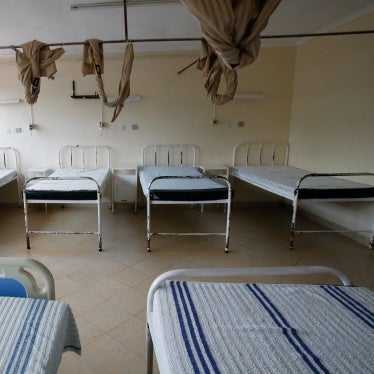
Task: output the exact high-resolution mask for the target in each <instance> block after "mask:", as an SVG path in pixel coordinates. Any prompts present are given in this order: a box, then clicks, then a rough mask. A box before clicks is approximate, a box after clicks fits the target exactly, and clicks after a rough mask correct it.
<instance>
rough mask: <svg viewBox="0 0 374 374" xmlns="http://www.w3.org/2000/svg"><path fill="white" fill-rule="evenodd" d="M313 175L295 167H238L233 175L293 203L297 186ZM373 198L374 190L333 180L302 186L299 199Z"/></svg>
mask: <svg viewBox="0 0 374 374" xmlns="http://www.w3.org/2000/svg"><path fill="white" fill-rule="evenodd" d="M306 174H310V172H308V171H305V170H302V169H298V168H294V167H292V166H243V167H235V168H234V169H233V175H234V176H235V177H237V178H239V179H241V180H243V181H245V182H248V183H251V184H253V185H255V186H257V187H260V188H263V189H265V190H268V191H271V192H273V193H275V194H277V195H279V196H282V197H285V198H287V199H290V200H292V199H293V198H294V195H295V189H296V186H297V182H298V181H299V179H300V178H302V177H303V176H304V175H306ZM372 197H374V186H370V185H366V184H363V183H357V182H353V181H349V180H345V179H340V178H334V177H312V178H307V179H306V180H304V181H303V182H302V185H301V188H300V191H299V198H300V199H341V198H343V199H347V198H351V199H355V198H372Z"/></svg>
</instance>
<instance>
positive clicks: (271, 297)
mask: <svg viewBox="0 0 374 374" xmlns="http://www.w3.org/2000/svg"><path fill="white" fill-rule="evenodd" d="M296 274H298V277H300V275H299V274H305V275H303V276H302V277H304V276H306V277H308V276H309V277H310V275H308V274H318V276H317V277H318V279H321V277H325V278H323V279H326V281H327V280H329V281H334V278H333V277H337V278H339V280H340V281H341V282H342V283H343V286H336V285H331V284H330V285H327V284H326V285H314V284H277V283H272V284H270V283H253V282H250V283H234V282H235V280H234V281H232V280H231V281H229V282H227V278H228V277H235V278H236V280H239V281H240V282H243V280H242V278H243V277H247V278H246V279H247V280H248V279H249V280H250V279H251V277H252V279H253V277H257V278H258V277H259V276H273V277H274V276H276V275H280V276H281V277H284V276H287V278H289V277H290V276H293V275H296ZM219 277H223V278H222V279H223V280H224V281H223V282H220V281H219ZM314 277H316V276H314ZM194 278H199V279H198V280H196V279H195V280H194ZM204 279H205V280H204ZM231 279H232V278H231ZM262 279H264V278H262ZM314 279H315V278H314ZM309 280H310V278H309ZM244 282H246V281H245V280H244ZM350 285H351V282H350V280H349V279H348V278H347V277H346V276H345V275H344V274H342V273H340V272H339V271H337V270H335V269H332V268H328V267H318V266H303V267H297V266H296V267H280V268H242V269H178V270H171V271H169V272H166V273H164V274H161V275H160V276H159V277H158V278H157V279H156V280H155V281H154V282H153V283H152V285H151V287H150V289H149V292H148V296H147V342H146V347H147V351H146V358H147V373H149V374H150V373H152V368H153V353H155V356H156V359H157V363H158V367H159V370H160V373H162V374H166V373H170V374H171V373H180V374H182V373H310V372H314V373H369V372H371V371H372V369H373V367H374V344H373V341H374V293H373V292H372V291H370V290H369V289H366V288H363V287H348V286H350ZM153 349H154V352H153Z"/></svg>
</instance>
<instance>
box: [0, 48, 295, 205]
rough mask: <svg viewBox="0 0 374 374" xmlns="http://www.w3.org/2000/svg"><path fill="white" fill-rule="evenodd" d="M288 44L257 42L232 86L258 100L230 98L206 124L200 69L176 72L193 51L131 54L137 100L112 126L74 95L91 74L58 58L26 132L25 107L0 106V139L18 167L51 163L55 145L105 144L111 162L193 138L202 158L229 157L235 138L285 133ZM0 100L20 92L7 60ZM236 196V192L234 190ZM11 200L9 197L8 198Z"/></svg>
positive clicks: (112, 63)
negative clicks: (253, 56) (236, 124)
mask: <svg viewBox="0 0 374 374" xmlns="http://www.w3.org/2000/svg"><path fill="white" fill-rule="evenodd" d="M295 54H296V50H295V49H294V48H269V49H263V50H262V51H261V53H260V56H259V58H258V60H257V61H256V62H255V63H254V64H253V65H251V66H249V67H246V68H244V69H242V70H240V71H239V82H240V83H239V89H238V92H258V91H260V92H263V93H264V94H265V99H264V100H237V101H234V102H231V103H228V104H226V105H224V106H220V107H218V106H217V107H216V109H215V113H216V117H215V118H216V119H217V120H218V124H217V125H212V116H213V112H214V107H213V105H212V104H211V103H210V101H209V100H208V99H207V97H206V93H205V90H204V88H203V85H204V81H205V79H204V78H203V77H202V76H201V72H200V71H199V70H196V69H195V68H190V69H189V70H187V71H186V72H184V73H183V74H181V75H178V74H177V71H179V70H180V69H182V68H183V67H185V66H186V65H188V64H189V63H190V62H191V61H193V60H194V59H195V58H196V57H197V55H196V54H187V55H154V56H144V55H137V56H136V58H135V61H134V65H133V72H132V78H131V95H140V96H141V98H142V100H141V101H140V102H132V103H127V104H126V105H125V107H124V109H123V111H122V113H121V114H120V116H119V118H118V119H117V120H116V121H115V125H114V128H104V129H103V130H101V131H100V130H99V126H98V124H99V122H100V121H101V104H100V102H99V100H74V99H72V98H71V97H70V96H71V95H72V81H73V80H75V82H76V94H92V93H94V91H95V89H96V85H95V78H94V76H86V77H83V76H82V73H81V72H80V68H81V59H80V57H79V58H75V59H72V58H65V59H64V58H61V59H60V60H58V61H57V69H58V72H57V74H56V77H55V79H54V80H48V79H46V78H42V83H41V93H40V95H39V100H38V102H37V103H36V104H35V105H34V106H33V114H34V123H36V125H37V127H36V130H35V131H33V133H32V135H31V134H30V132H29V131H28V125H29V123H30V107H29V105H27V104H26V103H25V102H23V103H21V104H13V105H0V146H13V147H16V148H17V149H19V150H20V154H21V168H22V170H23V171H25V170H26V169H28V168H33V167H49V168H52V169H54V168H56V167H57V163H58V149H59V147H61V146H63V145H65V144H86V145H87V144H105V145H108V146H109V147H110V148H111V150H112V160H113V162H112V164H113V166H119V165H121V164H128V163H130V164H133V163H140V157H141V150H142V148H143V146H144V145H146V144H154V143H159V144H164V143H194V144H197V145H198V146H199V148H200V151H199V161H200V162H203V163H219V164H221V163H225V164H228V163H230V162H231V157H232V149H233V147H234V145H235V144H236V143H237V142H240V141H244V140H249V139H269V138H272V139H283V140H287V138H288V133H289V123H290V111H291V97H292V82H293V73H294V65H295ZM121 64H122V61H121V58H114V57H108V58H106V59H105V72H104V82H105V87H106V89H107V94H108V95H109V96H112V95H113V96H114V95H115V94H116V92H117V87H118V82H119V74H120V71H121ZM0 80H1V82H2V84H1V86H0V100H1V99H7V98H23V87H22V86H21V83H20V82H19V80H18V78H17V70H16V66H15V64H14V62H13V61H5V62H4V61H3V62H2V63H0ZM103 113H104V122H106V123H109V121H110V119H111V117H112V109H108V108H104V112H103ZM233 120H241V121H244V123H245V126H244V127H243V128H229V127H227V125H226V124H225V123H226V122H227V121H233ZM123 124H138V125H139V130H137V131H122V125H123ZM16 127H21V128H22V130H23V132H22V133H21V134H7V130H8V129H9V128H16ZM9 196H10V195H9V191H8V190H5V192H4V191H3V190H0V199H1V200H0V201H9ZM238 198H240V196H239V195H238ZM12 200H14V197H13V198H12Z"/></svg>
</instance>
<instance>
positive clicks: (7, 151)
mask: <svg viewBox="0 0 374 374" xmlns="http://www.w3.org/2000/svg"><path fill="white" fill-rule="evenodd" d="M0 168H1V169H12V170H15V171H16V172H17V175H16V176H15V177H14V178H13V179H11V180H8V181H6V182H1V181H0V187H3V186H5V185H7V184H8V183H10V182H13V181H17V196H18V207H21V183H20V176H21V173H20V168H19V155H18V150H17V149H16V148H13V147H0Z"/></svg>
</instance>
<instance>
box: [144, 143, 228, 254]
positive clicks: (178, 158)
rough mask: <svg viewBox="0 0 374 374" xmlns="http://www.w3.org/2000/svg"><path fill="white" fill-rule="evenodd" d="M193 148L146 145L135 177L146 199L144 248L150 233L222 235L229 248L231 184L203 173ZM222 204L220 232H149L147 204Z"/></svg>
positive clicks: (149, 210)
mask: <svg viewBox="0 0 374 374" xmlns="http://www.w3.org/2000/svg"><path fill="white" fill-rule="evenodd" d="M196 153H197V148H196V146H195V145H192V144H166V145H146V146H145V147H144V148H143V151H142V161H141V162H142V165H141V168H140V170H139V180H140V184H141V187H142V190H143V194H144V196H145V197H146V199H147V251H148V252H149V251H150V250H151V236H153V235H222V236H224V237H225V252H228V251H229V249H228V247H229V230H230V211H231V185H230V182H229V181H228V179H227V178H225V177H223V176H207V175H204V174H202V173H201V172H200V171H199V170H198V169H197V167H196ZM218 203H219V204H225V205H226V227H225V231H224V232H152V229H151V205H155V204H164V205H165V204H174V205H175V204H199V205H201V206H203V205H206V204H218Z"/></svg>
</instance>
